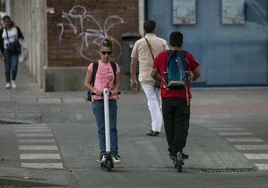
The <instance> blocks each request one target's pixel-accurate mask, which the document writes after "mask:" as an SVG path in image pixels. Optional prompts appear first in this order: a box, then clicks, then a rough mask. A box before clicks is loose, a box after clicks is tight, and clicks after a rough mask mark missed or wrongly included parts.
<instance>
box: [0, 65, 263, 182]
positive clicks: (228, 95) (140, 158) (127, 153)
mask: <svg viewBox="0 0 268 188" xmlns="http://www.w3.org/2000/svg"><path fill="white" fill-rule="evenodd" d="M3 67H4V66H3V64H2V63H1V64H0V69H1V70H2V72H0V75H1V76H0V83H1V85H0V86H1V87H0V141H1V143H3V142H4V141H7V140H8V139H10V140H12V139H14V133H13V130H12V127H10V126H9V125H1V120H2V121H14V120H17V121H18V122H19V121H24V122H26V123H47V124H49V126H50V127H57V128H58V129H56V130H58V133H57V132H54V134H55V136H56V137H57V140H58V141H59V143H58V144H59V145H60V146H61V145H64V147H62V151H61V152H62V153H63V158H64V161H65V162H66V164H65V166H66V167H67V168H66V169H64V171H65V170H66V171H68V165H69V164H68V163H70V164H75V165H76V163H75V161H73V159H76V158H78V159H79V160H81V161H83V160H84V161H85V163H86V165H88V166H90V167H96V166H98V164H96V161H94V160H91V161H88V156H85V157H84V158H83V154H84V153H81V152H82V151H81V149H80V148H77V145H81V142H82V141H81V139H84V140H85V142H86V143H88V142H90V143H92V142H93V143H95V142H96V137H95V136H94V135H95V127H94V126H91V127H89V126H88V122H93V117H92V116H91V115H89V114H88V109H90V108H89V107H88V105H89V104H88V103H86V99H85V93H86V92H85V91H79V92H53V93H52V92H49V93H44V92H43V91H41V90H40V89H39V86H38V85H37V84H36V83H35V82H34V81H33V80H32V79H31V78H30V77H29V76H28V74H27V71H26V70H25V68H24V67H23V64H20V66H19V72H18V77H17V85H18V88H16V89H8V90H7V89H5V79H4V72H3V70H4V69H3ZM253 95H254V97H252V96H253ZM267 96H268V90H267V89H259V90H256V89H247V90H241V89H240V90H212V89H193V100H192V106H191V111H192V115H191V126H190V132H189V137H188V143H187V148H186V149H185V152H186V153H187V154H189V155H190V159H189V160H187V162H186V164H185V168H186V169H188V170H197V171H198V170H217V169H218V170H219V169H242V170H243V169H244V170H247V169H248V170H252V169H254V168H255V167H254V165H253V163H251V162H249V161H248V160H247V159H246V158H245V157H244V156H243V155H242V154H240V153H239V152H238V151H237V150H236V148H235V147H233V146H232V145H231V144H230V143H228V142H227V141H226V139H225V138H224V137H222V136H221V135H219V134H216V133H215V132H213V131H212V130H210V129H208V127H210V126H212V125H213V126H215V125H216V126H220V125H233V124H232V122H228V120H230V121H231V119H232V118H234V117H238V118H239V120H240V121H241V122H242V123H243V120H244V119H246V118H247V117H249V116H250V115H252V114H253V112H256V111H257V112H259V113H260V114H267V112H268V105H267V104H268V97H267ZM118 104H119V106H120V108H119V109H118V116H119V117H118V125H120V127H119V128H120V133H119V134H120V140H121V142H120V149H121V151H122V152H121V155H122V156H124V159H128V162H127V163H126V164H124V166H123V168H126V169H128V168H130V169H133V168H135V169H144V168H162V167H165V168H166V167H167V166H170V163H171V162H170V161H167V151H166V147H167V146H166V141H165V135H164V131H162V133H161V137H160V138H151V137H150V138H149V137H146V136H144V134H145V132H146V131H148V127H149V123H150V118H149V113H148V109H147V106H146V99H145V96H144V94H143V93H142V92H140V93H136V94H134V93H132V92H123V93H122V95H121V96H120V99H119V100H118ZM50 106H51V108H49V109H53V108H54V109H55V112H53V111H52V112H49V113H47V114H44V110H43V108H44V107H50ZM59 114H60V115H59ZM70 114H71V115H75V114H78V115H79V118H80V119H79V118H77V119H75V120H73V121H70V123H69V124H68V126H66V124H65V122H62V119H64V120H65V121H69V120H68V115H70ZM44 115H45V117H44ZM81 117H83V118H81ZM46 118H47V119H46ZM48 120H49V121H48ZM91 120H92V121H91ZM42 121H47V122H42ZM228 123H229V124H228ZM78 124H79V127H80V128H82V130H83V131H84V132H86V133H88V132H90V133H91V134H92V135H89V136H88V137H85V138H83V136H81V133H79V134H78V133H77V135H76V134H75V132H74V130H75V129H74V130H73V128H74V127H76V126H77V125H78ZM72 125H74V127H72ZM63 129H65V131H66V133H64V135H63V134H62V130H63ZM1 133H2V134H1ZM7 133H8V134H7ZM68 134H69V135H68ZM5 135H6V136H5ZM9 135H13V138H12V136H9ZM75 136H77V139H76V138H74V137H75ZM70 138H73V140H70ZM78 138H79V139H78ZM70 141H71V142H70ZM12 144H13V145H12ZM12 144H11V145H12V146H14V147H17V146H16V145H15V144H16V143H12ZM2 147H3V144H0V151H1V152H6V150H5V149H3V148H2ZM85 148H87V149H91V150H90V151H83V152H85V153H90V157H96V156H95V155H96V154H97V153H98V151H97V150H98V148H97V147H92V148H88V147H87V146H85ZM130 148H134V149H130ZM76 149H77V150H76ZM68 151H72V152H71V154H69V153H68ZM1 152H0V156H1V154H2V153H1ZM12 152H13V153H15V157H14V156H13V157H14V159H13V160H14V163H15V164H16V165H15V166H14V165H10V163H12V160H11V161H9V162H0V172H1V173H0V180H1V178H2V179H3V178H5V177H17V179H21V178H23V177H27V176H29V174H30V175H31V176H33V174H34V178H35V179H38V178H40V179H39V180H40V181H41V182H42V178H44V177H46V178H45V179H46V180H45V181H44V182H50V183H51V182H52V183H53V182H54V183H55V182H56V181H55V179H57V178H59V182H61V183H62V184H66V182H67V180H66V178H65V177H64V173H62V171H56V172H55V174H57V175H55V174H54V175H51V174H49V173H50V170H33V169H25V168H21V167H20V163H19V162H18V160H19V159H18V156H17V155H18V153H17V152H16V151H12ZM65 153H67V154H68V155H64V154H65ZM16 156H17V157H16ZM83 165H84V164H83ZM83 165H82V167H81V168H83V167H84V166H83ZM70 166H72V165H70ZM172 170H173V169H172ZM51 172H54V171H51ZM52 176H54V177H55V178H54V180H53V181H50V178H52ZM59 182H58V183H59Z"/></svg>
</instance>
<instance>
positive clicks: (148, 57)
mask: <svg viewBox="0 0 268 188" xmlns="http://www.w3.org/2000/svg"><path fill="white" fill-rule="evenodd" d="M144 31H145V33H146V35H145V37H144V38H141V39H140V40H138V41H136V42H135V44H134V47H133V50H132V53H131V66H130V73H131V88H132V89H133V90H134V91H138V82H137V79H136V66H137V63H138V62H139V81H140V83H141V86H142V88H143V91H144V93H145V95H146V98H147V104H148V108H149V111H150V115H151V122H152V123H151V130H150V131H149V132H148V133H147V134H146V135H147V136H158V135H159V132H160V131H161V127H162V124H163V118H162V111H161V100H160V93H159V88H157V87H155V83H156V82H155V80H154V79H153V78H152V77H151V72H152V68H153V61H154V58H155V57H156V56H157V55H158V53H159V52H162V51H164V50H167V49H168V45H167V42H166V41H165V40H164V39H162V38H159V37H157V36H156V35H155V32H156V23H155V21H153V20H148V21H146V22H145V23H144Z"/></svg>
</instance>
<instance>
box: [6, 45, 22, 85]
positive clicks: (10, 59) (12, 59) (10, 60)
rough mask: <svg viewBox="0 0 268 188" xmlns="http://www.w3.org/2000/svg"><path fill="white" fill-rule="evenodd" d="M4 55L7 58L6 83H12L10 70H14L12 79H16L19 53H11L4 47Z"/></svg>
mask: <svg viewBox="0 0 268 188" xmlns="http://www.w3.org/2000/svg"><path fill="white" fill-rule="evenodd" d="M3 56H4V58H5V60H4V62H5V75H6V83H10V71H11V72H12V80H16V76H17V72H18V62H19V59H18V57H19V55H18V54H11V53H10V52H9V51H8V50H7V49H4V51H3Z"/></svg>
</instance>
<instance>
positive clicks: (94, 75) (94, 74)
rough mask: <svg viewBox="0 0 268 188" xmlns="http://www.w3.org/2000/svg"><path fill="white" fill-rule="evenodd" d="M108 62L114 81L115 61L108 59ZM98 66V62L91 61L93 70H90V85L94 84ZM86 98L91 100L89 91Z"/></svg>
mask: <svg viewBox="0 0 268 188" xmlns="http://www.w3.org/2000/svg"><path fill="white" fill-rule="evenodd" d="M110 63H111V66H112V69H113V73H114V81H115V80H116V63H115V62H112V61H110ZM98 66H99V63H98V62H94V63H93V72H92V77H91V83H90V84H91V86H94V83H95V78H96V73H97V70H98ZM87 100H88V101H91V92H90V91H88V92H87Z"/></svg>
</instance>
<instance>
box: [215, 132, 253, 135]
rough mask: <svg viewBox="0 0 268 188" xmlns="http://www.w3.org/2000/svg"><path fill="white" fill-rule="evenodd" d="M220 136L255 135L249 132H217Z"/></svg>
mask: <svg viewBox="0 0 268 188" xmlns="http://www.w3.org/2000/svg"><path fill="white" fill-rule="evenodd" d="M217 134H218V135H220V136H242V135H253V134H252V133H249V132H217Z"/></svg>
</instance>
